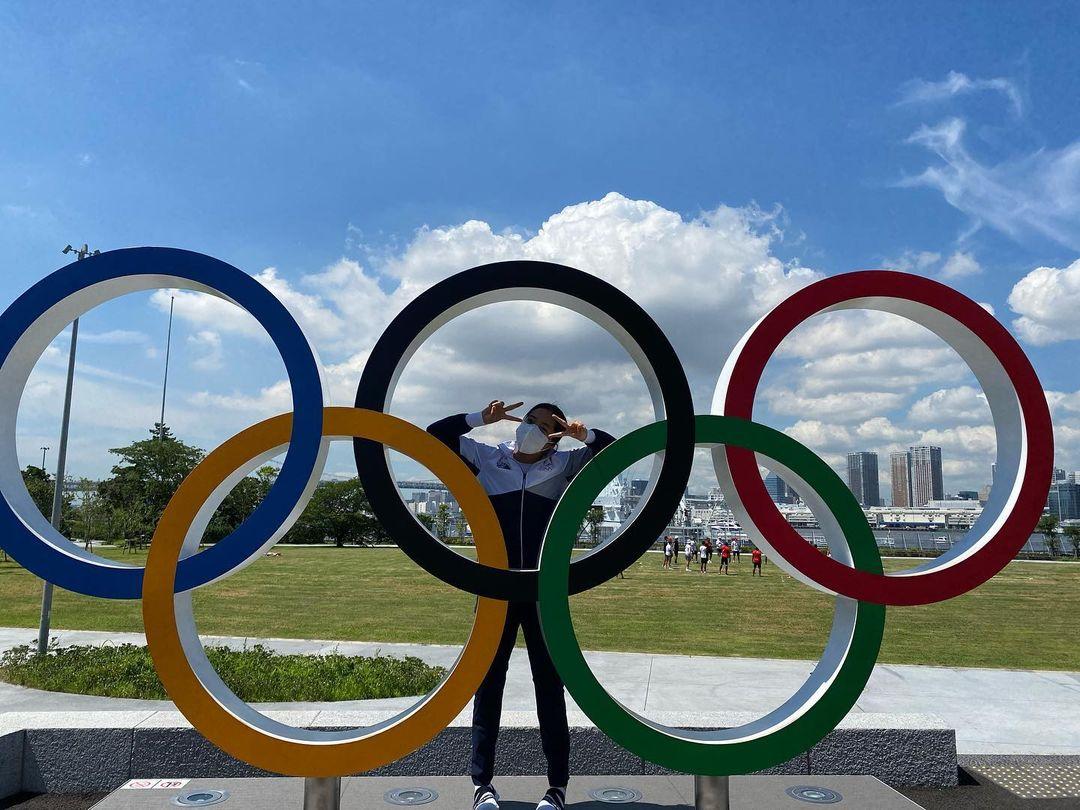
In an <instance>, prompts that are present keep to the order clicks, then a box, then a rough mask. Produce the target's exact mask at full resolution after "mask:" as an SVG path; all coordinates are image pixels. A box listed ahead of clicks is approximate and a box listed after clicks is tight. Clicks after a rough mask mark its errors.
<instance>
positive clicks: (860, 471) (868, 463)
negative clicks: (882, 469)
mask: <svg viewBox="0 0 1080 810" xmlns="http://www.w3.org/2000/svg"><path fill="white" fill-rule="evenodd" d="M847 477H848V486H849V487H851V491H852V492H853V493H854V494H855V498H856V499H857V500H858V501H859V503H860V504H861V505H863V506H881V488H880V485H879V481H878V457H877V453H868V452H865V451H864V452H859V453H848V457H847Z"/></svg>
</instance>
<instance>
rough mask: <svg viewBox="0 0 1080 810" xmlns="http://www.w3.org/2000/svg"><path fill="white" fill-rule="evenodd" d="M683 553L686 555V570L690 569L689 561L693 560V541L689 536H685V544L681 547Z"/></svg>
mask: <svg viewBox="0 0 1080 810" xmlns="http://www.w3.org/2000/svg"><path fill="white" fill-rule="evenodd" d="M683 554H684V555H686V570H687V571H689V570H690V563H691V562H693V560H694V541H693V540H691V539H690V538H689V537H687V538H686V546H685V547H684V548H683Z"/></svg>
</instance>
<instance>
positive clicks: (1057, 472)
mask: <svg viewBox="0 0 1080 810" xmlns="http://www.w3.org/2000/svg"><path fill="white" fill-rule="evenodd" d="M1068 480H1069V476H1068V474H1067V473H1066V472H1065V470H1063V469H1061V467H1054V472H1053V473H1052V474H1051V477H1050V483H1051V484H1060V483H1062V482H1063V481H1068Z"/></svg>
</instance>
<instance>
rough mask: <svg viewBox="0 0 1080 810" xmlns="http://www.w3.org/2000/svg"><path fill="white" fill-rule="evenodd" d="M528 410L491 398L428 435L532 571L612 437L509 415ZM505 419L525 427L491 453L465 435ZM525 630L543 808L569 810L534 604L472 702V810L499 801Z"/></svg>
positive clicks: (549, 410) (516, 562)
mask: <svg viewBox="0 0 1080 810" xmlns="http://www.w3.org/2000/svg"><path fill="white" fill-rule="evenodd" d="M522 404H523V403H521V402H516V403H514V404H513V405H507V404H506V403H504V402H503V401H502V400H499V399H497V400H492V402H491V403H490V404H489V405H488V406H487V407H486V408H484V410H482V411H477V412H476V413H470V414H464V413H462V414H457V415H456V416H449V417H447V418H446V419H442V420H440V421H438V422H436V423H435V424H433V425H430V426H429V427H428V432H429V433H431V434H432V435H433V436H435V437H436V438H438V439H439V440H440V441H442V442H443V443H444V444H446V445H447V446H448V447H450V449H451V450H453V451H454V452H456V453H457V454H458V455H459V456H461V458H462V459H463V460H464V461H465V463H466V464H468V465H469V468H470V469H471V470H472V471H473V472H474V473H475V474H476V476H477V478H478V479H479V480H480V484H481V486H483V487H484V490H485V491H486V492H487V494H488V497H490V498H491V505H492V506H493V507H494V508H495V514H496V515H497V516H498V518H499V525H500V526H502V531H503V537H504V539H505V540H506V550H507V552H508V556H509V560H510V567H511V568H519V569H521V568H525V569H535V568H536V566H537V565H538V564H539V557H540V544H541V541H542V540H543V535H544V531H545V530H546V529H547V525H548V520H549V519H550V518H551V514H552V512H554V511H555V504H556V503H557V502H558V500H559V496H561V495H562V494H563V491H564V490H565V489H566V487H567V486H568V485H569V484H570V480H571V479H572V478H573V477H574V476H575V475H577V474H578V472H580V471H581V468H582V467H584V466H585V464H586V463H587V462H588V461H589V459H591V458H592V457H593V456H594V455H596V454H597V453H599V452H600V451H601V450H603V449H604V448H605V447H607V446H608V445H609V444H611V443H612V442H613V441H615V438H614V437H613V436H611V435H610V434H608V433H605V432H604V431H602V430H591V429H589V428H587V427H585V425H584V423H582V422H581V421H580V420H578V419H572V420H569V421H568V420H567V418H566V414H564V413H563V412H562V409H561V408H560V407H559V406H558V405H553V404H551V403H550V402H541V403H539V404H537V405H534V406H533V407H532V408H531V409H530V410H529V411H528V412H527V413H526V414H525V416H524V418H522V417H519V416H513V415H511V413H510V411H513V410H516V409H517V408H520V407H521V406H522ZM501 421H510V422H518V423H519V424H518V427H517V433H516V437H515V440H514V441H512V442H503V443H502V444H500V445H498V446H497V447H493V446H491V445H488V444H481V443H480V442H478V441H475V440H474V439H470V438H468V437H467V436H466V435H465V434H466V433H468V432H469V431H470V430H472V429H473V428H476V427H480V426H481V425H490V424H494V423H495V422H501ZM567 436H569V437H570V438H572V439H576V440H577V441H579V442H582V443H583V444H584V445H585V446H584V447H579V448H576V449H574V450H560V449H559V448H558V445H559V442H560V440H561V439H563V438H565V437H567ZM519 627H520V628H521V630H522V632H523V633H524V635H525V646H526V647H527V648H528V651H529V666H530V667H531V668H532V677H533V688H534V689H535V691H536V713H537V718H538V720H539V721H540V744H541V745H542V746H543V749H544V756H545V757H546V758H547V763H548V785H549V787H548V790H547V792H546V793H545V794H544V796H543V798H542V799H540V803H539V804H537V806H536V807H537V810H563V808H564V807H565V806H566V785H567V783H568V782H569V781H570V732H569V729H568V728H567V722H566V695H565V693H564V691H563V684H562V681H561V680H560V679H559V674H558V672H556V671H555V665H554V664H553V663H552V662H551V657H550V656H549V655H548V649H547V646H546V645H545V644H544V638H543V635H542V634H541V631H540V618H539V616H538V614H537V611H536V603H535V602H511V603H510V605H509V609H508V611H507V614H506V625H505V627H504V628H503V634H502V639H501V641H500V642H499V648H498V651H497V652H496V653H495V658H494V660H493V661H492V662H491V668H490V669H489V670H488V673H487V675H486V676H485V677H484V680H483V682H482V683H481V684H480V688H479V689H478V690H477V692H476V697H475V699H474V700H473V724H472V757H471V760H470V766H469V772H470V776H472V781H473V785H475V791H474V794H473V808H474V810H498V808H499V794H498V793H497V792H496V791H495V788H494V787H492V785H491V782H492V779H493V778H494V775H495V743H496V741H497V740H498V736H499V724H500V720H501V716H502V698H503V688H504V687H505V686H506V668H507V665H508V664H509V663H510V653H511V652H512V651H513V649H514V643H515V642H516V641H517V635H518V628H519Z"/></svg>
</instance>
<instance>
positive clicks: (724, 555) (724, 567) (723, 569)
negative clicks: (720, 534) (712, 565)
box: [720, 541, 731, 574]
mask: <svg viewBox="0 0 1080 810" xmlns="http://www.w3.org/2000/svg"><path fill="white" fill-rule="evenodd" d="M730 559H731V546H729V545H728V544H727V541H724V545H722V546H720V573H721V574H726V573H727V572H728V561H729V560H730Z"/></svg>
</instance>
